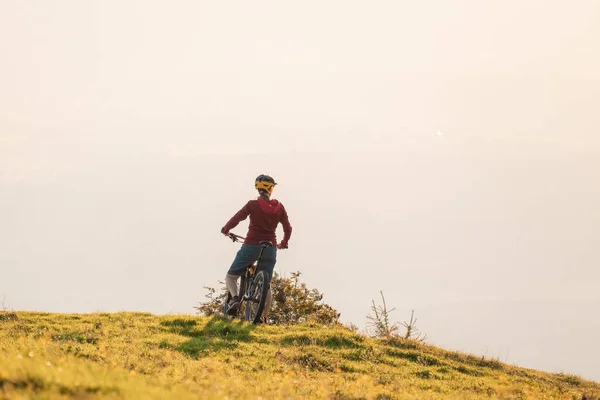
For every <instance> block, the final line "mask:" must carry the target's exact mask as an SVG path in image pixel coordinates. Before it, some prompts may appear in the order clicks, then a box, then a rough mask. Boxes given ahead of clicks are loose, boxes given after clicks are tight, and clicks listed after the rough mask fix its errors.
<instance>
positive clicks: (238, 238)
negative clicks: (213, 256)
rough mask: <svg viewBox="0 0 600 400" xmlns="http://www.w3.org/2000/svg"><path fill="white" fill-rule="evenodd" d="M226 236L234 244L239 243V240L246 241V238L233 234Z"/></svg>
mask: <svg viewBox="0 0 600 400" xmlns="http://www.w3.org/2000/svg"><path fill="white" fill-rule="evenodd" d="M227 236H229V238H230V239H231V240H233V241H234V242H239V241H240V239H241V240H245V239H246V238H245V237H243V236H240V235H236V234H235V233H231V232H230V233H229V235H227Z"/></svg>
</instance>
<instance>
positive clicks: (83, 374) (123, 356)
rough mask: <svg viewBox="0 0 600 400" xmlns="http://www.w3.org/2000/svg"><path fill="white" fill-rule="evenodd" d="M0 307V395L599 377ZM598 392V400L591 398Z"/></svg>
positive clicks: (390, 345) (199, 325) (458, 386)
mask: <svg viewBox="0 0 600 400" xmlns="http://www.w3.org/2000/svg"><path fill="white" fill-rule="evenodd" d="M7 315H8V314H6V315H5V316H2V315H1V313H0V399H4V398H6V399H96V398H106V399H167V398H173V399H199V398H200V399H224V398H228V399H234V398H252V399H260V398H262V399H267V398H281V399H284V398H290V399H291V398H293V399H296V398H325V399H461V400H468V399H482V398H485V399H507V400H508V399H536V400H539V399H577V400H579V399H580V398H581V396H582V394H583V393H588V396H589V394H590V393H597V394H600V385H599V384H597V383H594V382H589V381H585V380H583V379H581V378H579V377H577V376H573V375H563V374H551V373H543V372H539V371H534V370H529V369H523V368H518V367H514V366H510V365H506V364H502V363H500V362H498V361H497V360H489V359H484V358H481V357H475V356H472V355H468V354H462V353H457V352H450V351H446V350H442V349H439V348H436V347H433V346H428V345H425V344H420V343H417V342H413V341H407V340H402V339H392V340H379V339H373V338H369V337H365V336H361V335H358V334H355V333H352V332H351V331H350V330H348V329H346V328H343V327H340V326H336V327H325V326H319V325H311V324H305V325H299V326H289V327H283V326H258V327H257V326H254V325H248V324H243V323H240V322H231V321H229V320H227V319H223V318H220V317H212V318H204V317H193V316H186V315H168V316H155V315H151V314H146V313H115V314H106V313H97V314H81V315H74V314H49V313H33V312H17V313H12V314H11V315H10V317H8V316H7ZM594 400H596V399H594Z"/></svg>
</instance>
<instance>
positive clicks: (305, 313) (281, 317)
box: [194, 272, 340, 324]
mask: <svg viewBox="0 0 600 400" xmlns="http://www.w3.org/2000/svg"><path fill="white" fill-rule="evenodd" d="M301 275H302V274H301V273H300V272H293V273H292V274H291V278H284V277H282V276H281V275H279V274H278V273H277V272H275V273H274V274H273V279H271V291H272V296H273V303H272V305H271V310H270V311H269V316H268V322H269V323H272V324H299V323H303V322H309V321H313V322H316V323H319V324H338V323H339V318H340V313H339V312H337V310H335V309H334V308H333V307H331V306H330V305H328V304H326V303H324V302H323V294H322V293H321V292H319V291H318V290H317V289H309V288H308V287H307V286H306V283H304V282H300V276H301ZM220 284H221V285H222V288H221V290H219V291H217V289H215V288H211V287H208V286H205V289H207V290H208V293H207V294H206V295H205V297H206V300H205V301H204V302H201V303H200V304H199V305H198V306H196V307H194V308H196V309H197V310H198V312H199V314H201V315H204V316H212V315H215V314H220V313H222V312H223V304H224V303H225V299H226V298H227V288H226V287H225V284H224V282H220Z"/></svg>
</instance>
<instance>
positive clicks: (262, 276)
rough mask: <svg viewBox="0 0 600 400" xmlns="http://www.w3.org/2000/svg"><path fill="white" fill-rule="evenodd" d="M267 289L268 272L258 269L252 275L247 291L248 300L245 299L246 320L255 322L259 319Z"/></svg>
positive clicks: (263, 307)
mask: <svg viewBox="0 0 600 400" xmlns="http://www.w3.org/2000/svg"><path fill="white" fill-rule="evenodd" d="M268 291H269V273H268V272H266V271H262V270H261V271H258V272H257V273H256V275H255V276H254V279H253V282H252V285H251V288H250V290H249V291H248V300H247V301H246V321H250V322H252V323H253V324H257V323H258V322H259V321H260V317H261V316H262V312H263V310H264V309H265V302H266V300H267V292H268Z"/></svg>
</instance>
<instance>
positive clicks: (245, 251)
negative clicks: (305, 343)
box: [221, 175, 292, 319]
mask: <svg viewBox="0 0 600 400" xmlns="http://www.w3.org/2000/svg"><path fill="white" fill-rule="evenodd" d="M275 185H277V183H275V180H274V179H273V178H272V177H270V176H269V175H259V176H258V177H257V178H256V180H255V183H254V187H255V188H256V189H257V190H258V194H259V197H258V198H257V199H256V200H250V201H249V202H248V203H246V205H245V206H244V207H242V209H241V210H240V211H238V212H237V213H236V214H235V215H234V216H233V217H232V218H231V219H230V220H229V221H228V222H227V223H226V224H225V226H224V227H223V228H222V229H221V233H222V234H224V235H226V236H227V235H229V231H230V230H231V229H233V228H235V227H236V226H237V225H238V224H239V223H240V222H242V221H243V220H245V219H246V218H247V217H248V216H250V226H249V227H248V234H247V235H246V239H245V240H244V244H243V245H242V247H241V248H240V250H239V251H238V253H237V255H236V257H235V259H234V260H233V263H232V264H231V267H230V268H229V271H228V272H227V275H226V276H225V283H226V285H227V289H228V290H229V292H230V293H231V297H232V299H231V302H230V303H229V310H228V313H229V314H232V315H235V313H237V311H238V309H239V307H240V298H239V296H238V288H237V280H238V278H239V277H240V276H242V275H243V274H244V272H245V270H246V268H247V267H248V266H249V265H250V264H252V263H253V262H255V261H256V260H257V259H258V256H259V254H260V250H261V246H260V243H261V242H263V241H269V242H271V243H273V244H274V245H275V244H276V243H277V242H276V239H277V237H276V233H275V230H276V229H277V226H278V224H279V223H281V224H282V226H283V233H284V235H283V240H282V241H281V242H280V243H279V244H277V245H275V246H274V247H266V248H265V249H264V251H263V256H262V259H261V269H265V270H266V271H267V272H269V276H272V275H273V269H274V268H275V262H276V259H277V249H287V248H288V241H289V240H290V236H291V235H292V226H291V225H290V221H289V219H288V215H287V212H286V210H285V207H283V204H281V203H280V202H279V201H277V200H275V199H271V195H272V194H273V189H274V188H275ZM270 306H271V291H270V290H269V294H268V297H267V299H266V304H265V311H264V312H263V315H262V317H263V319H265V318H266V316H267V313H268V311H269V308H270Z"/></svg>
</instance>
